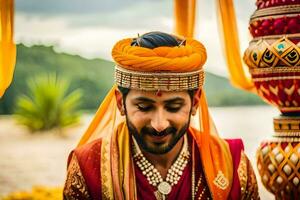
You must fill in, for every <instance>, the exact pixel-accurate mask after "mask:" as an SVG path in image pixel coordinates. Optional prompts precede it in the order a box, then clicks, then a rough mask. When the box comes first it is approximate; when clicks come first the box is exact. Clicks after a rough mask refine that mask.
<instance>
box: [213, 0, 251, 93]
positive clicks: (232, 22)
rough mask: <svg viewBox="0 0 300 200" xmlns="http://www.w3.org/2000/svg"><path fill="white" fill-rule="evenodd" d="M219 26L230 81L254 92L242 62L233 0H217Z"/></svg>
mask: <svg viewBox="0 0 300 200" xmlns="http://www.w3.org/2000/svg"><path fill="white" fill-rule="evenodd" d="M216 4H217V5H216V6H217V10H218V17H219V26H220V30H222V31H221V35H222V36H223V37H222V42H223V46H224V52H225V57H226V61H227V67H228V70H229V75H230V80H231V83H232V84H233V85H234V86H236V87H238V88H241V89H244V90H246V91H250V92H255V91H256V90H255V86H254V83H253V82H252V80H251V78H250V76H248V75H246V72H245V66H244V65H243V62H242V57H241V53H240V44H239V37H238V29H237V24H236V16H235V12H234V5H233V0H217V1H216Z"/></svg>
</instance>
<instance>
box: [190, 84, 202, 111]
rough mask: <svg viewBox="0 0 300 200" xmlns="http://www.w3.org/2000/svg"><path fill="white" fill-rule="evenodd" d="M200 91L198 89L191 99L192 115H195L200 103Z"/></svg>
mask: <svg viewBox="0 0 300 200" xmlns="http://www.w3.org/2000/svg"><path fill="white" fill-rule="evenodd" d="M201 91H202V90H201V89H198V90H197V91H196V92H195V94H194V98H193V105H192V115H196V113H197V109H198V107H199V101H200V97H201Z"/></svg>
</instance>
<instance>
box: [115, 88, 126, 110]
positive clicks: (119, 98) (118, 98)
mask: <svg viewBox="0 0 300 200" xmlns="http://www.w3.org/2000/svg"><path fill="white" fill-rule="evenodd" d="M115 96H116V101H117V107H118V109H119V111H120V113H121V115H122V116H124V115H125V109H124V105H123V95H122V93H121V92H120V91H119V90H115Z"/></svg>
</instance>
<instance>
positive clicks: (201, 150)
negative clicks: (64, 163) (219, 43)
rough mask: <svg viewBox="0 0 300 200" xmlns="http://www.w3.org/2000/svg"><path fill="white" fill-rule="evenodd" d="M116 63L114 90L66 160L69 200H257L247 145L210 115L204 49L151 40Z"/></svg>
mask: <svg viewBox="0 0 300 200" xmlns="http://www.w3.org/2000/svg"><path fill="white" fill-rule="evenodd" d="M112 56H113V59H114V60H115V62H116V67H115V81H116V85H115V86H114V87H113V88H112V89H111V91H110V92H109V93H108V95H107V96H106V98H105V99H104V101H103V102H102V104H101V106H100V108H99V110H98V111H97V113H96V116H95V118H94V119H93V121H92V123H91V124H90V126H89V128H88V130H87V131H86V133H85V134H84V136H83V137H82V139H81V141H80V143H79V146H78V147H77V148H76V149H75V150H74V151H72V153H71V154H70V156H69V160H68V175H67V180H66V183H65V187H64V192H63V195H64V199H117V200H121V199H126V200H129V199H130V200H131V199H133V200H135V199H143V200H155V199H168V200H171V199H193V200H194V199H216V200H221V199H259V195H258V189H257V183H256V178H255V175H254V172H253V170H252V167H251V164H250V162H249V160H248V159H247V157H246V155H245V153H244V151H243V143H242V141H241V140H240V139H232V140H223V139H221V138H220V137H219V136H218V134H217V132H216V129H215V127H214V124H213V121H212V119H211V118H210V115H209V113H208V108H207V104H206V100H205V94H204V91H203V89H202V86H203V82H204V71H203V69H202V66H203V64H204V63H205V61H206V50H205V48H204V46H203V45H202V44H201V43H200V42H198V41H196V40H194V39H191V38H186V39H183V38H180V37H176V36H174V35H170V34H166V33H162V32H150V33H146V34H144V35H142V36H139V37H138V38H129V39H124V40H121V41H119V42H118V43H116V45H115V46H114V48H113V50H112Z"/></svg>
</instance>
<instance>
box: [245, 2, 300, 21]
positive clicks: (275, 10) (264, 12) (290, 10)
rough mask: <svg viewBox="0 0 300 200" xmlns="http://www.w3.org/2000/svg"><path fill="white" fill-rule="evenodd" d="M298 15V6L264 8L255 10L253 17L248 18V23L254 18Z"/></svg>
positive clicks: (299, 11) (299, 7)
mask: <svg viewBox="0 0 300 200" xmlns="http://www.w3.org/2000/svg"><path fill="white" fill-rule="evenodd" d="M299 13H300V5H299V4H295V5H286V6H276V7H270V8H264V9H259V10H256V11H255V12H254V13H253V15H251V17H250V21H252V20H253V19H255V18H259V17H265V16H270V15H272V17H273V16H274V15H284V14H299Z"/></svg>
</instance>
